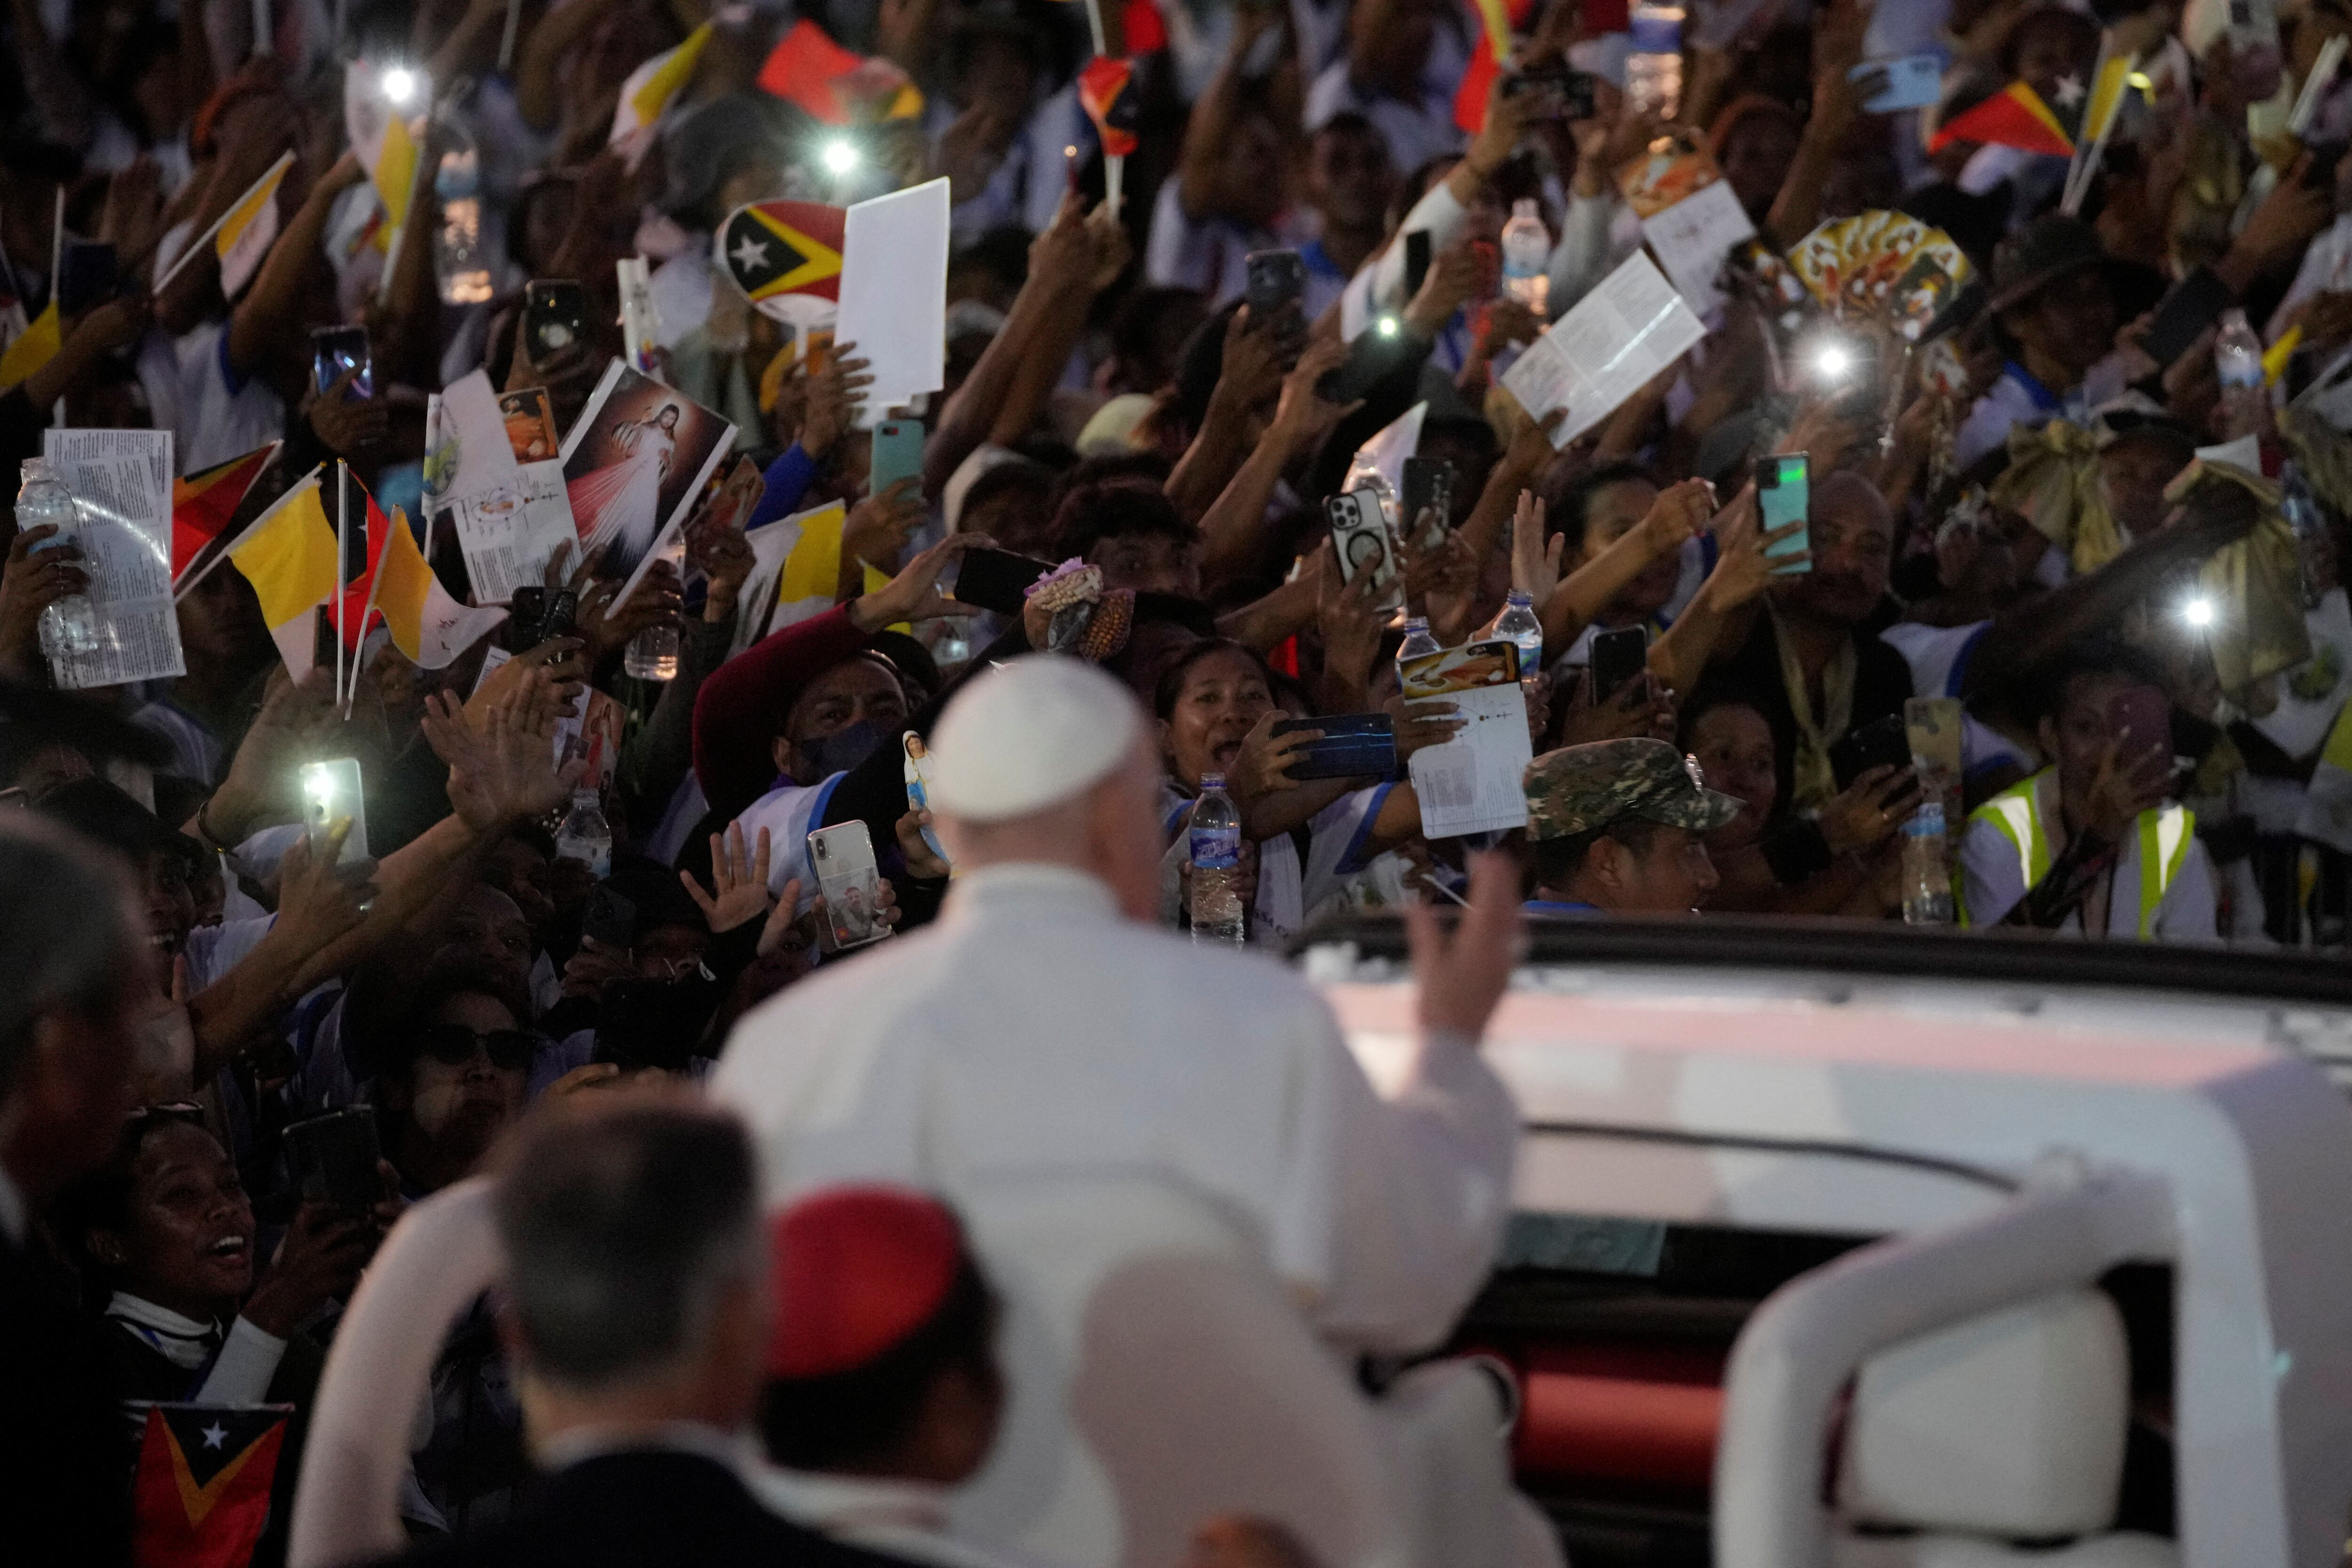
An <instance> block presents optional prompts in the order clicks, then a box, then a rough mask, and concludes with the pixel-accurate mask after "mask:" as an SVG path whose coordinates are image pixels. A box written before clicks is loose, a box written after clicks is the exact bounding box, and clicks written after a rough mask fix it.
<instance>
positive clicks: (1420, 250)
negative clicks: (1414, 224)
mask: <svg viewBox="0 0 2352 1568" xmlns="http://www.w3.org/2000/svg"><path fill="white" fill-rule="evenodd" d="M1429 259H1430V257H1429V230H1427V229H1425V228H1417V229H1414V230H1413V231H1412V232H1411V233H1410V234H1408V235H1406V236H1405V237H1404V297H1405V298H1406V299H1408V300H1410V299H1412V297H1413V296H1414V295H1416V294H1418V293H1420V292H1421V286H1422V284H1423V283H1424V282H1426V281H1427V280H1428V278H1429Z"/></svg>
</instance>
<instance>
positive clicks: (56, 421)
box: [49, 180, 66, 430]
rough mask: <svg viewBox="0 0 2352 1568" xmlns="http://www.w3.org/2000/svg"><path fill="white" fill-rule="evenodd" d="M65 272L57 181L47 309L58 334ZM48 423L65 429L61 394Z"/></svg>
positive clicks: (61, 191)
mask: <svg viewBox="0 0 2352 1568" xmlns="http://www.w3.org/2000/svg"><path fill="white" fill-rule="evenodd" d="M65 270H66V185H65V182H64V181H63V180H59V181H58V200H57V206H56V208H55V210H54V216H52V218H51V219H50V223H49V309H50V310H55V311H56V312H57V313H58V331H59V332H60V333H62V332H63V331H65V326H66V307H65V301H64V300H60V299H58V283H59V282H61V281H62V280H63V279H64V277H65ZM49 422H50V423H51V424H53V425H55V426H57V427H58V428H59V429H61V430H62V429H63V428H65V423H66V398H65V394H64V393H62V392H61V393H59V394H58V403H57V406H56V407H55V408H54V409H52V410H50V421H49Z"/></svg>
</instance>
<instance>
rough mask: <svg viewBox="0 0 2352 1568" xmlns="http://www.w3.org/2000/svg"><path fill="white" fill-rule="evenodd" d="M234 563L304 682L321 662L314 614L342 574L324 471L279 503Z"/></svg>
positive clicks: (240, 546)
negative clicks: (322, 488)
mask: <svg viewBox="0 0 2352 1568" xmlns="http://www.w3.org/2000/svg"><path fill="white" fill-rule="evenodd" d="M228 554H229V559H230V560H231V561H233V562H235V563H236V569H237V570H238V571H240V572H242V573H244V574H245V576H246V581H247V582H249V583H251V584H253V592H254V596H255V597H256V598H257V599H259V600H260V601H261V619H262V624H263V625H265V626H268V628H269V635H270V637H271V638H272V639H273V640H274V641H275V642H276V643H277V644H278V654H279V656H280V657H281V658H284V659H285V661H286V673H287V674H289V675H290V676H292V677H293V678H294V679H297V680H299V679H302V678H303V677H304V676H306V675H308V674H310V668H311V666H312V665H314V664H316V663H317V662H318V633H317V626H318V617H317V616H316V615H315V613H314V612H316V611H317V609H318V608H319V606H320V605H323V604H325V603H326V602H327V601H328V600H329V599H331V598H332V597H334V595H335V589H336V586H337V578H338V577H339V576H340V572H339V570H338V568H337V564H336V557H335V531H334V530H333V529H332V528H331V527H330V526H329V525H328V522H327V513H326V510H325V509H324V508H323V507H321V506H320V504H319V470H317V469H316V468H313V469H312V470H311V471H310V477H309V478H307V479H304V480H303V481H302V482H301V483H300V484H299V485H297V486H295V487H294V488H293V489H290V490H289V491H287V492H286V493H285V494H284V495H282V496H280V497H278V500H277V502H276V503H275V504H274V505H272V506H271V507H270V509H269V510H268V511H266V512H264V513H262V514H261V516H260V517H259V518H257V519H256V520H255V521H254V524H253V526H252V527H251V528H248V529H247V530H246V531H245V532H244V533H243V534H242V535H241V536H240V537H239V538H238V539H237V542H236V543H235V544H233V545H231V546H230V547H229V552H228Z"/></svg>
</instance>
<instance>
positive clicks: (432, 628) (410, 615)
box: [361, 507, 507, 669]
mask: <svg viewBox="0 0 2352 1568" xmlns="http://www.w3.org/2000/svg"><path fill="white" fill-rule="evenodd" d="M367 608H368V613H369V614H371V615H375V616H382V617H383V624H384V626H386V627H387V628H389V629H390V631H391V632H392V641H393V646H394V647H397V648H399V649H400V651H401V652H402V653H404V654H405V655H406V656H407V657H408V659H409V662H410V663H412V664H414V665H415V666H416V667H417V668H420V669H445V668H448V666H449V665H450V664H451V663H452V662H453V661H454V660H455V659H456V658H457V656H458V655H459V654H461V653H464V652H465V651H466V650H467V648H469V647H473V646H474V645H475V644H476V643H478V642H479V641H481V639H482V638H483V637H487V636H488V635H489V633H490V632H491V631H492V630H493V629H494V628H496V627H497V626H498V625H499V623H500V622H501V621H504V620H505V619H506V618H507V612H506V608H505V606H503V605H490V606H488V607H487V608H483V609H475V608H473V607H471V606H469V605H461V604H459V603H457V600H455V599H453V598H451V597H450V596H449V592H448V590H447V589H446V588H444V587H442V586H441V582H440V579H439V578H437V577H436V576H434V575H433V568H432V567H431V566H429V565H427V564H426V563H425V552H424V551H423V550H422V549H421V548H419V547H418V545H417V542H416V536H415V534H414V533H411V532H410V531H409V528H408V518H407V517H406V515H405V514H404V513H403V512H402V511H401V510H400V509H399V508H398V507H394V508H393V509H392V523H391V531H390V537H389V539H388V540H387V541H386V542H385V544H384V549H383V565H382V566H381V567H380V568H379V569H378V570H377V572H376V574H375V583H374V585H373V598H372V599H371V600H370V602H369V604H368V606H367ZM361 625H362V628H364V626H366V620H365V618H364V617H362V621H361ZM362 635H364V633H362Z"/></svg>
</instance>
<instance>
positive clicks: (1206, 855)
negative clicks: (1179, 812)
mask: <svg viewBox="0 0 2352 1568" xmlns="http://www.w3.org/2000/svg"><path fill="white" fill-rule="evenodd" d="M1185 853H1186V854H1187V855H1188V856H1189V857H1190V858H1191V859H1192V908H1191V910H1190V913H1191V915H1192V940H1193V941H1194V942H1223V943H1229V944H1231V945H1232V946H1234V947H1239V946H1240V945H1241V944H1242V943H1243V942H1246V941H1248V940H1249V921H1248V917H1247V916H1246V915H1245V914H1244V911H1243V909H1242V891H1241V869H1242V814H1241V813H1240V812H1239V811H1238V810H1236V809H1235V808H1234V799H1233V796H1231V795H1227V794H1226V793H1225V775H1224V774H1223V773H1202V775H1201V798H1200V799H1198V800H1196V801H1194V802H1193V803H1192V821H1191V823H1190V824H1189V825H1188V826H1187V827H1186V831H1185Z"/></svg>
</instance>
